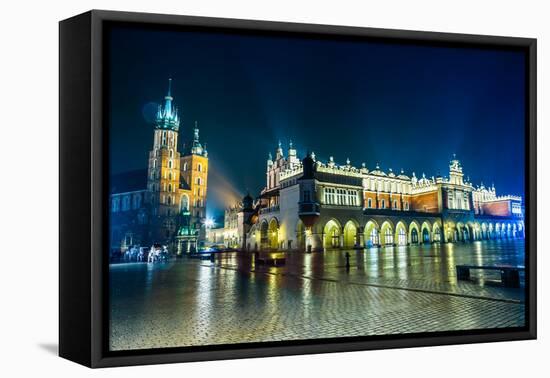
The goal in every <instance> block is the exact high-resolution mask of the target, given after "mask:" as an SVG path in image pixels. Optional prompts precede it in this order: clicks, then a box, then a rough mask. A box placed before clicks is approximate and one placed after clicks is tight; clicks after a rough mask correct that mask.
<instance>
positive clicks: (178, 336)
mask: <svg viewBox="0 0 550 378" xmlns="http://www.w3.org/2000/svg"><path fill="white" fill-rule="evenodd" d="M523 251H524V245H523V241H498V242H497V241H495V242H476V243H471V244H454V245H451V244H449V245H442V246H426V247H399V248H398V247H394V248H383V249H379V250H366V251H347V252H349V253H350V255H351V259H350V265H351V266H350V269H349V271H348V270H347V269H346V268H345V253H346V251H327V252H324V253H312V254H301V253H295V254H292V255H291V254H287V262H286V265H285V266H284V267H278V268H274V267H259V266H256V265H255V264H254V261H253V259H252V258H251V257H250V256H249V255H243V254H238V253H231V254H220V255H219V256H217V257H218V258H217V260H216V261H215V262H214V263H212V262H210V261H199V260H191V259H181V260H177V261H174V262H170V263H164V264H144V263H133V264H117V265H111V269H110V279H111V340H110V345H111V349H112V350H127V349H142V348H162V347H175V346H196V345H213V344H228V343H246V342H258V341H281V340H299V339H313V338H330V337H346V336H366V335H385V334H397V333H416V332H434V331H448V330H467V329H481V328H501V327H517V326H523V325H524V321H525V320H524V315H525V306H524V303H523V299H524V290H523V288H521V289H504V288H502V287H500V286H498V285H497V284H495V283H493V282H492V279H493V277H492V276H491V275H488V276H485V275H483V273H480V274H478V275H477V276H475V277H474V280H473V281H472V282H463V281H460V282H459V283H457V281H456V277H455V266H456V265H457V264H463V263H473V264H510V265H523V254H524V252H523Z"/></svg>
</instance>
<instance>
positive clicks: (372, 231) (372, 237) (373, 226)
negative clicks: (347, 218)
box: [365, 220, 380, 248]
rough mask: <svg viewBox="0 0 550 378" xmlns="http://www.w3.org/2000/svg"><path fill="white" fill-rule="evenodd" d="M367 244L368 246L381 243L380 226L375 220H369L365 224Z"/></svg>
mask: <svg viewBox="0 0 550 378" xmlns="http://www.w3.org/2000/svg"><path fill="white" fill-rule="evenodd" d="M365 245H366V246H367V247H368V248H370V247H376V246H378V245H380V228H379V227H378V223H376V222H375V221H373V220H369V221H368V222H367V224H366V225H365Z"/></svg>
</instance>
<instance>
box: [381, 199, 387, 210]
mask: <svg viewBox="0 0 550 378" xmlns="http://www.w3.org/2000/svg"><path fill="white" fill-rule="evenodd" d="M381 207H382V209H385V208H386V200H382V206H381Z"/></svg>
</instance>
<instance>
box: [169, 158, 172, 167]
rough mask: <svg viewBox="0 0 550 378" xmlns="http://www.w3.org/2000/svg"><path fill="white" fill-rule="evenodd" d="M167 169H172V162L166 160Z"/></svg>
mask: <svg viewBox="0 0 550 378" xmlns="http://www.w3.org/2000/svg"><path fill="white" fill-rule="evenodd" d="M168 168H172V160H168Z"/></svg>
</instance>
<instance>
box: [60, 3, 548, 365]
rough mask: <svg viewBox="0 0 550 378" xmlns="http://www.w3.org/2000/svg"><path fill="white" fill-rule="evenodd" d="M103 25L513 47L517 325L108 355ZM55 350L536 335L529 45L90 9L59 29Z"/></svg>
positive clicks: (221, 353) (286, 349)
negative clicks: (520, 172) (517, 70)
mask: <svg viewBox="0 0 550 378" xmlns="http://www.w3.org/2000/svg"><path fill="white" fill-rule="evenodd" d="M110 23H138V24H140V25H143V26H152V27H156V28H171V29H174V28H208V29H212V30H214V29H215V30H218V31H224V30H225V31H229V30H238V31H239V32H245V33H252V34H254V33H277V34H281V33H282V34H301V35H308V34H309V35H311V34H315V35H316V36H322V37H326V38H340V37H345V38H357V39H370V40H373V39H374V40H376V39H380V40H384V41H389V40H395V41H399V42H401V43H414V44H430V45H441V46H449V45H452V46H469V47H478V48H484V47H498V48H503V49H515V50H522V51H524V53H525V56H526V59H527V65H526V66H527V72H526V73H525V74H526V79H527V80H526V86H527V88H526V93H527V99H526V102H527V104H526V109H527V111H526V125H528V126H527V127H526V130H525V132H526V138H525V140H526V144H527V145H526V154H527V156H526V159H525V162H526V166H525V173H526V183H525V184H526V192H525V197H526V198H525V221H526V224H527V227H526V230H527V235H526V239H525V240H526V241H525V243H526V298H525V304H526V311H527V316H526V324H527V325H526V327H523V328H520V329H512V328H511V329H500V330H486V331H456V332H444V333H426V334H407V335H388V336H379V337H378V336H376V337H372V336H370V337H365V338H341V339H324V340H311V342H276V343H275V342H274V343H257V344H237V345H225V346H212V347H200V348H199V347H197V348H193V347H191V348H167V349H158V350H139V351H128V352H122V353H118V352H109V351H108V348H106V346H107V336H106V335H107V334H106V330H107V328H108V311H107V306H106V299H107V297H108V296H107V294H106V293H107V292H106V289H107V281H106V280H107V276H108V274H107V271H106V268H105V267H106V266H107V265H108V264H107V262H106V261H105V260H106V259H105V257H104V253H102V250H103V247H104V246H106V245H107V242H108V240H107V235H108V233H107V232H105V227H106V224H107V220H108V217H107V215H108V214H107V208H108V206H107V203H108V186H107V184H108V183H107V181H108V177H107V173H106V172H108V165H107V164H108V155H107V150H108V148H107V146H108V133H107V132H106V130H105V127H106V126H105V125H106V122H105V117H106V115H105V113H106V112H104V109H105V103H106V98H107V96H108V93H107V91H106V85H105V83H106V81H105V80H106V78H107V77H108V72H106V70H105V65H104V59H105V52H104V44H105V41H104V38H103V37H104V33H105V30H106V28H107V27H109V24H110ZM59 27H60V29H59V31H60V33H59V35H60V37H59V43H60V50H59V62H60V63H59V78H60V79H59V89H60V95H59V128H60V133H59V138H60V139H59V144H60V147H59V170H60V176H59V185H60V192H59V203H60V205H59V212H60V214H59V215H60V217H59V219H60V223H59V354H60V356H61V357H64V358H67V359H69V360H72V361H75V362H77V363H80V364H83V365H86V366H89V367H94V368H95V367H109V366H119V365H139V364H156V363H170V362H186V361H202V360H219V359H233V358H250V357H266V356H280V355H297V354H309V353H327V352H343V351H356V350H369V349H386V348H406V347H418V346H434V345H447V344H466V343H480V342H495V341H509V340H526V339H535V338H536V334H537V332H536V321H537V318H536V305H537V304H536V281H537V277H536V249H537V248H536V212H537V207H536V203H537V202H536V195H537V193H536V39H530V38H513V37H496V36H484V35H466V34H449V33H434V32H417V31H404V30H385V29H374V28H359V27H344V26H329V25H310V24H297V23H283V22H267V21H250V20H236V19H222V18H206V17H189V16H175V15H161V14H145V13H127V12H113V11H102V10H92V11H89V12H87V13H84V14H81V15H78V16H75V17H72V18H70V19H67V20H64V21H61V22H60V24H59Z"/></svg>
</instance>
